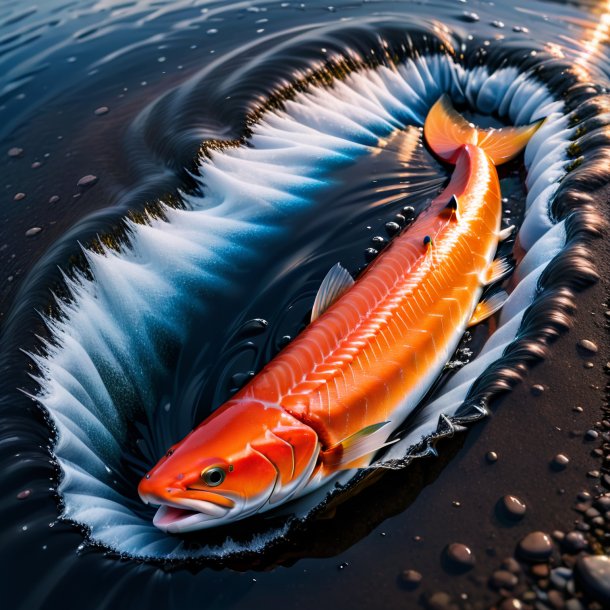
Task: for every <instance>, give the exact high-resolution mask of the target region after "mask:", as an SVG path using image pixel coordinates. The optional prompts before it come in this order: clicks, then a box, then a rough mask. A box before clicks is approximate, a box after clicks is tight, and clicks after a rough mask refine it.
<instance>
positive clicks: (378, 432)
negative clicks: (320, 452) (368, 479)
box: [331, 421, 399, 470]
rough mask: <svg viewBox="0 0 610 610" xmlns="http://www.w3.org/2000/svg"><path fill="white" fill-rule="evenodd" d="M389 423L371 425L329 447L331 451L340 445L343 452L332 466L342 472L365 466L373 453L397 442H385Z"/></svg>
mask: <svg viewBox="0 0 610 610" xmlns="http://www.w3.org/2000/svg"><path fill="white" fill-rule="evenodd" d="M389 423H390V422H389V421H384V422H380V423H378V424H371V425H370V426H367V427H366V428H362V430H358V432H355V433H354V434H352V435H351V436H348V437H347V438H345V439H343V440H342V441H341V442H340V443H337V444H336V445H334V446H333V447H331V449H333V448H335V447H338V446H339V445H340V446H341V447H342V450H343V451H342V453H341V458H340V460H339V462H338V463H337V464H334V466H335V467H336V468H341V469H344V470H351V469H352V468H362V467H364V466H367V465H368V462H369V460H370V457H372V455H373V454H374V453H376V452H377V451H379V449H382V448H383V447H387V446H388V445H392V444H394V443H395V442H397V441H398V440H399V439H396V440H393V441H390V442H386V441H387V438H388V431H387V430H386V429H385V428H386V426H387V425H388V424H389ZM362 458H365V459H362ZM331 459H332V458H331Z"/></svg>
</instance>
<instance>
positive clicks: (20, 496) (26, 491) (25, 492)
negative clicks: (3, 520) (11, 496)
mask: <svg viewBox="0 0 610 610" xmlns="http://www.w3.org/2000/svg"><path fill="white" fill-rule="evenodd" d="M31 493H32V490H31V489H24V490H23V491H20V492H19V493H18V494H17V499H18V500H25V499H26V498H28V497H29V496H30V495H31Z"/></svg>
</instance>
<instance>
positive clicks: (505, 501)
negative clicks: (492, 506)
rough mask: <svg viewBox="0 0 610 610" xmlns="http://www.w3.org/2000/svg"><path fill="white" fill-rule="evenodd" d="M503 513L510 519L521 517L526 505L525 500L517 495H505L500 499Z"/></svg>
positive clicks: (523, 514)
mask: <svg viewBox="0 0 610 610" xmlns="http://www.w3.org/2000/svg"><path fill="white" fill-rule="evenodd" d="M500 503H501V507H502V509H503V511H504V514H505V515H506V516H507V517H509V518H510V519H515V520H517V519H523V517H524V516H525V512H526V510H527V507H526V506H525V502H524V501H523V500H521V498H518V497H517V496H511V495H507V496H504V497H503V498H502V500H501V501H500Z"/></svg>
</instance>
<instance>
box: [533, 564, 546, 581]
mask: <svg viewBox="0 0 610 610" xmlns="http://www.w3.org/2000/svg"><path fill="white" fill-rule="evenodd" d="M549 572H550V569H549V566H548V565H547V564H546V563H538V564H536V565H535V566H532V574H533V575H534V576H535V577H536V578H547V577H548V575H549Z"/></svg>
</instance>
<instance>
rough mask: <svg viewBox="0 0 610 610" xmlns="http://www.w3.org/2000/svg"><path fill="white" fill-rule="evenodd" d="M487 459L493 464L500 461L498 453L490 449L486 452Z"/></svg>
mask: <svg viewBox="0 0 610 610" xmlns="http://www.w3.org/2000/svg"><path fill="white" fill-rule="evenodd" d="M485 459H486V460H487V462H488V463H489V464H493V463H494V462H497V461H498V454H497V453H496V452H495V451H488V452H487V453H486V454H485Z"/></svg>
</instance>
